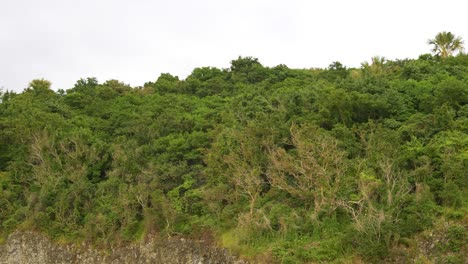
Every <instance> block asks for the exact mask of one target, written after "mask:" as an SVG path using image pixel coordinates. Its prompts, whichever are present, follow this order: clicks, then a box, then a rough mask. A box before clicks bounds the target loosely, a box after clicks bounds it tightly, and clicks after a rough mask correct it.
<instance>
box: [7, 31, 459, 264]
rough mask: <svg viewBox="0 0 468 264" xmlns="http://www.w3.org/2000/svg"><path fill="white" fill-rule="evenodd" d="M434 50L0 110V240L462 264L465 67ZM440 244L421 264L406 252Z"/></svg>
mask: <svg viewBox="0 0 468 264" xmlns="http://www.w3.org/2000/svg"><path fill="white" fill-rule="evenodd" d="M431 44H434V45H436V46H435V52H436V53H437V54H438V56H432V55H430V54H425V55H421V56H420V57H419V58H418V59H403V60H388V59H384V58H383V57H374V58H372V59H371V62H370V63H364V64H363V65H362V67H361V68H348V67H345V66H343V64H341V63H340V62H333V63H332V64H331V65H330V66H329V67H328V68H326V69H290V68H288V67H287V66H285V65H278V66H275V67H267V66H263V65H262V64H261V63H260V62H259V61H258V59H256V58H252V57H239V58H237V59H235V60H233V61H232V62H231V67H230V68H229V69H217V68H213V67H201V68H196V69H194V70H193V72H192V73H191V74H190V75H189V76H188V77H187V78H186V79H179V78H178V77H177V76H173V75H171V74H168V73H165V74H162V75H161V76H159V77H158V78H155V81H150V82H147V83H146V84H145V85H144V86H143V87H131V86H130V85H127V84H125V83H122V82H120V81H117V80H108V81H105V82H99V81H98V80H97V79H96V78H86V79H81V80H78V81H77V82H76V84H75V85H74V87H70V89H68V90H66V91H63V92H54V91H53V90H50V82H49V81H47V80H33V81H32V82H31V83H30V85H29V87H28V88H27V89H26V90H25V91H24V92H22V93H11V92H7V93H3V94H1V99H2V100H1V103H0V190H1V191H0V235H6V234H8V233H9V232H12V231H13V230H15V229H17V228H30V229H35V230H40V231H42V232H46V233H47V234H49V235H50V236H51V237H53V238H56V239H65V240H72V241H88V242H90V243H94V244H97V245H105V244H108V243H124V242H131V241H136V240H139V239H143V238H144V237H145V236H149V235H157V236H188V237H207V236H211V237H212V238H213V239H215V240H216V241H218V242H219V244H220V245H223V246H226V247H228V248H230V249H231V250H234V251H236V252H238V253H239V254H241V255H242V256H243V257H246V258H249V259H251V260H252V261H253V262H259V263H262V262H263V263H271V262H278V263H301V262H305V263H325V262H334V261H335V262H336V263H350V262H353V261H354V262H356V263H357V262H359V261H364V262H369V263H380V262H382V261H397V260H395V259H397V258H399V257H401V256H403V255H404V256H406V257H407V259H416V260H418V259H419V260H418V261H421V263H422V262H423V261H424V260H431V261H435V262H440V263H463V261H464V260H463V257H464V253H463V252H466V245H467V244H468V243H465V242H466V210H467V194H468V190H467V183H468V179H467V176H468V174H467V172H468V168H467V166H468V156H467V148H468V136H467V132H468V106H467V103H468V55H466V54H459V55H457V56H449V55H453V52H454V51H455V50H456V49H459V48H460V47H461V46H460V45H461V39H460V38H457V37H454V36H453V35H449V33H447V32H443V33H441V34H440V36H439V35H437V36H436V38H435V39H434V41H433V43H432V42H431ZM442 59H443V60H442ZM437 230H439V231H440V233H442V234H444V239H441V240H438V241H436V242H434V243H435V246H434V248H433V249H432V251H431V252H430V254H429V253H428V254H424V253H422V252H421V251H418V250H417V249H416V248H414V246H412V245H416V244H417V241H419V240H418V239H421V237H424V234H427V233H425V232H431V234H433V233H434V234H436V233H437V232H436V231H437ZM405 254H406V255H405ZM399 260H401V258H400V259H399Z"/></svg>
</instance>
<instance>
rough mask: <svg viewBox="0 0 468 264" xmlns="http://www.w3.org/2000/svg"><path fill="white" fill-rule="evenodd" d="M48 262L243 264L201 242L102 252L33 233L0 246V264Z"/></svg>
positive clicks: (171, 241)
mask: <svg viewBox="0 0 468 264" xmlns="http://www.w3.org/2000/svg"><path fill="white" fill-rule="evenodd" d="M7 263H8V264H15V263H18V264H19V263H21V264H29V263H31V264H33V263H34V264H45V263H47V264H49V263H54V264H58V263H84V264H94V263H96V264H97V263H99V264H101V263H164V264H166V263H168V264H171V263H196V264H202V263H207V264H214V263H223V264H224V263H232V264H241V263H242V264H244V263H246V262H244V261H242V260H239V259H238V258H236V257H234V256H233V255H231V254H230V253H229V252H228V251H227V250H226V249H220V248H216V247H213V246H210V245H208V243H206V242H204V241H193V240H185V239H166V240H157V241H156V240H153V241H149V242H145V243H140V244H132V245H128V246H125V247H118V248H114V247H112V248H110V249H108V250H106V251H103V250H97V249H93V248H91V247H89V246H86V245H81V246H78V245H68V244H67V245H61V244H58V243H54V242H53V241H51V240H50V239H48V238H47V237H45V236H44V235H41V234H37V233H33V232H15V233H13V234H11V235H10V236H9V237H8V239H7V241H6V243H5V244H3V245H0V264H7Z"/></svg>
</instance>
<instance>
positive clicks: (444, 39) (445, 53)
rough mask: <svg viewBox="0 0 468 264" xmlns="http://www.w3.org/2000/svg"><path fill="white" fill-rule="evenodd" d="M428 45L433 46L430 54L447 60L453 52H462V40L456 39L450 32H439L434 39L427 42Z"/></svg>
mask: <svg viewBox="0 0 468 264" xmlns="http://www.w3.org/2000/svg"><path fill="white" fill-rule="evenodd" d="M427 43H428V44H429V45H434V48H433V49H432V52H434V53H435V54H436V55H438V56H440V57H442V58H447V57H449V56H452V54H453V52H455V51H457V50H458V51H462V50H463V48H464V47H463V40H462V39H461V37H456V36H455V35H453V34H452V32H447V31H443V32H439V33H438V34H437V35H436V36H435V38H434V39H429V40H428V41H427Z"/></svg>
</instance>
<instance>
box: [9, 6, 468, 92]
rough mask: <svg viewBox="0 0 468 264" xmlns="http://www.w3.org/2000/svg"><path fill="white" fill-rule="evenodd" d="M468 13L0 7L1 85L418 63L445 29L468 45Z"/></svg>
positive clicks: (438, 9) (459, 9)
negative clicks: (234, 65)
mask: <svg viewBox="0 0 468 264" xmlns="http://www.w3.org/2000/svg"><path fill="white" fill-rule="evenodd" d="M467 10H468V1H465V0H439V1H433V0H426V1H420V0H415V1H411V0H393V1H379V0H374V1H371V0H348V1H346V0H332V1H325V0H322V1H313V0H309V1H306V0H287V1H286V0H283V1H278V0H240V1H223V0H192V1H190V0H165V1H162V0H153V1H150V0H0V88H1V87H3V88H4V89H8V90H15V91H22V90H23V88H25V87H26V86H27V85H28V83H29V82H30V81H31V80H32V79H35V78H45V79H48V80H50V81H52V88H53V89H55V90H56V89H59V88H62V89H69V88H71V87H73V84H74V83H75V82H76V81H77V80H78V79H80V78H85V77H97V78H98V80H99V81H100V82H104V81H105V80H108V79H118V80H120V81H123V82H125V83H128V84H131V85H132V86H137V85H143V83H145V82H147V81H155V80H156V79H157V77H158V76H159V75H160V73H165V72H169V73H171V74H173V75H177V76H179V77H181V78H185V77H186V76H187V75H189V74H190V73H191V71H192V70H193V69H194V68H195V67H202V66H215V67H219V68H227V67H229V65H230V61H231V60H233V59H236V58H237V57H238V56H239V55H241V56H253V57H257V58H259V60H260V62H261V63H262V64H264V65H266V66H275V65H277V64H286V65H288V66H289V67H290V68H311V67H327V66H328V65H329V64H330V63H331V62H333V61H340V62H341V63H343V64H344V65H346V66H348V67H358V66H359V65H360V63H361V62H363V61H365V60H369V59H370V57H372V56H375V55H379V56H385V57H386V58H389V59H395V58H399V59H404V58H417V57H418V56H419V55H420V54H424V53H429V52H430V47H429V46H428V45H427V40H428V39H429V38H432V37H434V36H435V35H436V34H437V33H438V32H440V31H451V32H452V33H454V34H455V35H457V36H461V37H462V38H463V39H465V40H468V15H467V13H466V11H467ZM465 43H466V44H468V41H465ZM466 46H468V45H466Z"/></svg>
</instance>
